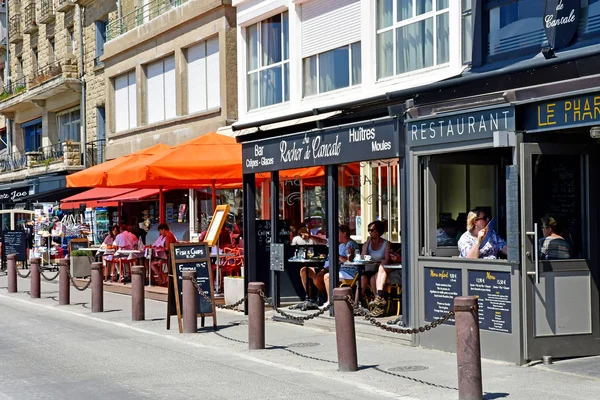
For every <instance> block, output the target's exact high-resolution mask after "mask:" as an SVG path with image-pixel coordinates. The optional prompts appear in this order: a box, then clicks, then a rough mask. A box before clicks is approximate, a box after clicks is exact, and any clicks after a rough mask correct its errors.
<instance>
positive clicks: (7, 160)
mask: <svg viewBox="0 0 600 400" xmlns="http://www.w3.org/2000/svg"><path fill="white" fill-rule="evenodd" d="M0 168H2V171H16V170H19V169H23V168H27V156H26V155H25V154H21V153H13V154H9V155H5V156H2V157H0Z"/></svg>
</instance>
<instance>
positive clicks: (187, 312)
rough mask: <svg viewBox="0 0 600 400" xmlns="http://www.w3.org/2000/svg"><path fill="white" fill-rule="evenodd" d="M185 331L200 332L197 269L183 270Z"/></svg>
mask: <svg viewBox="0 0 600 400" xmlns="http://www.w3.org/2000/svg"><path fill="white" fill-rule="evenodd" d="M182 280H183V333H196V332H198V311H197V310H198V290H197V289H196V287H195V286H194V283H193V281H195V280H196V271H183V276H182Z"/></svg>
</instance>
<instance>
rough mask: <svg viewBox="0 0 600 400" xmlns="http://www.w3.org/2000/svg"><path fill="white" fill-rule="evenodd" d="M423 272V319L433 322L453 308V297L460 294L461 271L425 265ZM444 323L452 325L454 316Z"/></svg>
mask: <svg viewBox="0 0 600 400" xmlns="http://www.w3.org/2000/svg"><path fill="white" fill-rule="evenodd" d="M424 273H425V276H424V281H425V320H426V321H428V322H433V321H435V320H437V319H440V318H442V317H443V316H444V315H446V314H447V313H448V312H450V311H452V310H454V298H455V297H456V296H462V271H461V270H460V269H451V268H431V267H426V268H425V269H424ZM446 324H450V325H454V318H450V319H448V321H446Z"/></svg>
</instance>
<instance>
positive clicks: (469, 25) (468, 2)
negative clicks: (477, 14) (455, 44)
mask: <svg viewBox="0 0 600 400" xmlns="http://www.w3.org/2000/svg"><path fill="white" fill-rule="evenodd" d="M461 31H462V61H463V64H469V63H470V62H471V59H472V53H473V0H462V27H461Z"/></svg>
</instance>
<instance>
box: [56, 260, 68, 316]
mask: <svg viewBox="0 0 600 400" xmlns="http://www.w3.org/2000/svg"><path fill="white" fill-rule="evenodd" d="M58 273H59V275H58V305H59V306H68V305H69V304H71V285H70V283H71V280H70V279H69V259H68V258H61V259H60V260H58Z"/></svg>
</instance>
